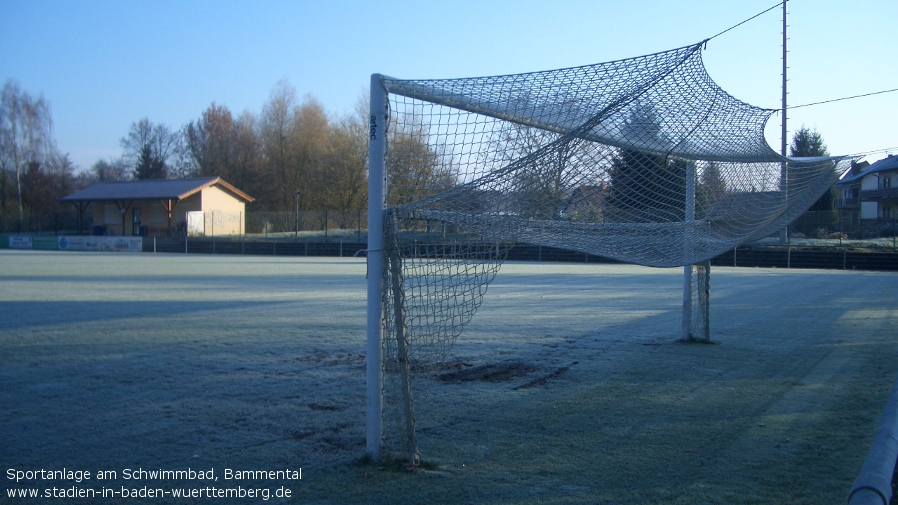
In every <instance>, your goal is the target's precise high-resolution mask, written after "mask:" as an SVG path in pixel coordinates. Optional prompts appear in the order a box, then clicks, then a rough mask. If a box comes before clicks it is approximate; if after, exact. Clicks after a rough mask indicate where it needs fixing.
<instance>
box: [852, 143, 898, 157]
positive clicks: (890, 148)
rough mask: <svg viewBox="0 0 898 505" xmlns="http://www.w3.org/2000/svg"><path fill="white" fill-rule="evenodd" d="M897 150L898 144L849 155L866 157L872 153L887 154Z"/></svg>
mask: <svg viewBox="0 0 898 505" xmlns="http://www.w3.org/2000/svg"><path fill="white" fill-rule="evenodd" d="M895 151H898V146H896V147H887V148H885V149H876V150H873V151H863V152H860V153H854V154H849V155H848V157H851V158H861V157H864V156H870V155H871V154H887V153H893V152H895Z"/></svg>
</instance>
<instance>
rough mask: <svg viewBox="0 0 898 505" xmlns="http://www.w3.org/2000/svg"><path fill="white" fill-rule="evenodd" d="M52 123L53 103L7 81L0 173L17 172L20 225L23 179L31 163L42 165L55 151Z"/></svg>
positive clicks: (1, 107)
mask: <svg viewBox="0 0 898 505" xmlns="http://www.w3.org/2000/svg"><path fill="white" fill-rule="evenodd" d="M52 131H53V120H52V118H51V117H50V104H49V103H48V102H47V101H46V100H44V98H43V97H42V96H38V97H37V98H33V97H31V96H30V95H29V94H28V93H26V92H24V91H22V90H21V89H19V86H18V85H17V84H16V83H14V82H12V81H7V82H6V84H5V85H4V86H3V93H2V100H0V170H2V171H3V172H12V173H15V186H16V202H17V211H18V212H17V216H18V226H19V227H20V228H21V226H22V222H23V221H24V219H25V211H24V202H23V198H22V189H23V188H22V186H23V176H24V175H25V172H26V170H27V169H28V166H29V164H37V165H38V166H40V164H41V163H43V162H44V160H45V159H46V158H47V157H48V156H49V155H50V154H51V153H52V152H53V139H52ZM6 181H7V177H0V184H3V186H4V187H2V188H0V197H2V199H3V201H2V202H0V203H2V209H3V211H4V212H5V210H6V194H7V189H6V187H5V185H6Z"/></svg>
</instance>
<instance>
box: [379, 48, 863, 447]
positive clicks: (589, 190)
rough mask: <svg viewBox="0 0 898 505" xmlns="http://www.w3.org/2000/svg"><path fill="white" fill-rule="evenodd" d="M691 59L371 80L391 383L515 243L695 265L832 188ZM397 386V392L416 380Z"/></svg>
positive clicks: (450, 335) (430, 355)
mask: <svg viewBox="0 0 898 505" xmlns="http://www.w3.org/2000/svg"><path fill="white" fill-rule="evenodd" d="M701 50H702V43H699V44H695V45H692V46H688V47H683V48H679V49H674V50H670V51H665V52H661V53H657V54H652V55H648V56H642V57H637V58H630V59H625V60H620V61H613V62H609V63H601V64H596V65H587V66H582V67H576V68H568V69H561V70H553V71H545V72H534V73H527V74H517V75H504V76H495V77H478V78H464V79H438V80H401V79H394V78H386V77H385V78H383V80H382V84H383V86H384V88H385V90H386V92H387V93H388V96H389V101H388V104H389V113H388V117H389V120H388V134H387V139H388V140H387V142H388V147H387V155H386V172H387V174H388V175H387V177H388V179H387V181H388V193H387V210H386V218H385V219H386V222H385V230H386V239H385V243H386V250H387V252H388V256H390V257H391V258H393V259H392V260H391V261H389V262H387V267H386V268H385V271H384V280H385V286H386V288H385V291H384V301H385V330H386V333H385V334H386V335H388V336H390V335H392V336H393V338H389V337H388V338H386V339H385V342H387V344H386V345H387V348H386V349H385V369H386V371H387V372H388V377H389V376H390V372H397V374H398V375H400V376H401V375H402V374H401V373H399V372H400V371H401V370H406V371H408V372H409V373H416V372H420V371H423V370H432V369H433V367H434V366H438V364H439V363H440V362H441V361H442V360H444V359H445V358H446V356H447V352H448V350H449V349H450V348H451V345H452V343H453V342H454V341H455V340H456V339H457V337H458V336H459V334H460V332H461V328H462V327H463V326H464V325H465V324H466V323H467V322H468V321H469V320H470V319H471V317H472V315H473V313H474V312H475V311H476V309H477V308H478V306H479V305H480V302H481V299H482V297H483V294H484V292H485V290H486V286H487V284H488V283H489V281H490V280H491V279H492V278H493V277H494V276H495V274H496V271H497V269H498V267H499V265H500V264H501V262H502V260H503V258H504V256H505V252H506V251H507V249H508V247H510V246H511V245H512V244H515V243H527V244H534V245H541V246H550V247H557V248H563V249H568V250H576V251H581V252H584V253H589V254H594V255H599V256H604V257H608V258H613V259H617V260H621V261H624V262H628V263H636V264H641V265H649V266H656V267H671V266H680V265H690V264H696V263H701V262H704V261H706V260H708V259H710V258H713V257H714V256H717V255H719V254H721V253H723V252H725V251H727V250H729V249H732V248H733V247H735V246H737V245H739V244H741V243H744V242H746V241H749V240H752V239H754V238H761V237H764V236H767V235H770V234H772V233H774V232H777V231H778V230H780V229H782V228H783V227H784V226H785V225H786V224H788V223H789V222H790V221H792V220H793V219H795V218H796V217H798V216H799V215H800V214H801V213H803V212H804V211H805V210H807V208H808V207H809V206H810V205H812V204H813V202H814V201H816V200H817V199H818V198H819V197H820V196H821V195H822V194H823V193H824V192H825V191H826V190H827V188H829V187H830V186H831V185H832V184H833V183H834V182H835V181H836V180H837V177H838V174H839V173H841V172H842V171H843V169H844V168H846V167H845V166H844V165H845V164H847V163H848V161H847V160H841V159H838V158H826V159H787V158H783V157H781V156H780V155H778V154H777V153H776V152H774V151H773V150H772V149H771V148H770V147H769V146H768V145H767V143H766V141H765V139H764V126H765V123H766V121H767V120H768V118H769V117H770V116H771V115H772V114H773V113H774V112H775V111H774V110H770V109H761V108H758V107H754V106H751V105H748V104H746V103H743V102H741V101H739V100H737V99H735V98H733V97H732V96H730V95H729V94H727V93H726V92H725V91H723V90H722V89H721V88H720V87H718V86H717V85H716V84H715V83H714V82H713V81H712V80H711V78H710V77H709V75H708V74H707V72H706V70H705V68H704V65H703V63H702V59H701ZM396 335H401V339H404V342H405V343H404V344H403V345H398V344H397V342H399V341H400V340H401V339H400V340H397V338H395V336H396ZM403 348H404V349H403ZM403 382H404V383H405V384H406V385H402V386H400V390H402V392H401V393H399V394H398V395H399V396H402V395H405V394H408V389H409V388H411V387H414V386H410V385H408V382H407V381H403ZM386 393H387V394H388V395H389V394H390V392H389V391H387V392H386ZM390 403H391V402H390V401H389V399H388V401H387V404H388V405H389V404H390ZM402 403H403V402H402V401H399V402H398V404H402ZM403 408H404V409H405V410H409V409H411V408H412V407H411V406H409V405H408V404H406V405H405V406H404V407H403ZM400 417H401V416H400ZM409 422H411V421H409ZM403 431H404V430H403V429H399V430H398V432H400V433H401V432H403ZM412 431H413V430H412Z"/></svg>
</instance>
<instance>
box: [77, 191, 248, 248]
mask: <svg viewBox="0 0 898 505" xmlns="http://www.w3.org/2000/svg"><path fill="white" fill-rule="evenodd" d="M62 201H64V202H69V203H71V204H73V205H75V207H77V208H78V233H79V234H81V233H82V228H83V226H82V223H83V216H84V212H85V211H86V210H87V209H88V208H90V209H91V210H92V217H93V228H92V230H91V233H92V234H94V235H142V236H162V235H172V234H173V233H174V232H175V231H178V232H180V231H182V230H183V232H185V233H186V231H187V225H188V216H190V217H191V218H195V217H197V216H201V217H202V226H201V227H199V229H200V230H201V232H200V233H203V234H217V235H239V234H243V233H245V222H246V204H247V203H249V202H252V201H253V198H252V197H251V196H249V195H247V194H246V193H244V192H243V191H241V190H239V189H237V188H236V187H234V186H233V185H231V184H229V183H227V182H225V181H224V180H222V179H221V178H220V177H199V178H193V179H152V180H138V181H111V182H99V183H97V184H94V185H92V186H88V187H86V188H84V189H81V190H79V191H76V192H74V193H72V194H71V195H68V196H66V197H63V198H62ZM194 213H202V214H201V215H200V214H194Z"/></svg>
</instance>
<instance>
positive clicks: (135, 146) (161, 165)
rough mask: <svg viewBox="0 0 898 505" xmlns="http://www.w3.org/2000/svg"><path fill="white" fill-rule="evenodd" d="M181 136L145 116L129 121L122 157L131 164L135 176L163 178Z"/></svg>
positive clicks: (136, 177)
mask: <svg viewBox="0 0 898 505" xmlns="http://www.w3.org/2000/svg"><path fill="white" fill-rule="evenodd" d="M180 141H181V137H180V136H179V135H178V134H177V133H175V132H172V131H171V129H170V128H169V127H168V126H165V125H163V124H157V125H154V124H153V123H151V122H150V120H149V119H148V118H143V119H141V120H139V121H137V122H135V123H132V124H131V129H130V130H128V135H126V136H125V137H122V139H121V144H122V148H123V149H124V150H125V152H124V159H125V160H127V161H128V162H129V163H131V164H132V165H133V167H134V178H135V179H164V178H166V177H167V175H168V171H169V170H168V169H169V163H170V161H171V160H173V159H174V158H175V156H176V155H177V154H178V153H179V150H180V147H181V146H180Z"/></svg>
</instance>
